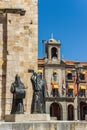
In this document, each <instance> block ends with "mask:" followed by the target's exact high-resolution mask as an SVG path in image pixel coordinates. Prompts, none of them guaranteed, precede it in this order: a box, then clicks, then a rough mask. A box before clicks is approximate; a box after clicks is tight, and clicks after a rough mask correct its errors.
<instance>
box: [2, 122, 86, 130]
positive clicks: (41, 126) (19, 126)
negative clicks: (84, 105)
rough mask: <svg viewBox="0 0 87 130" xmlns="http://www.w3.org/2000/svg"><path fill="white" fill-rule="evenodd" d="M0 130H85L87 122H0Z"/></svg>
mask: <svg viewBox="0 0 87 130" xmlns="http://www.w3.org/2000/svg"><path fill="white" fill-rule="evenodd" d="M0 130H87V122H84V121H83V122H80V121H77V122H69V121H63V122H61V121H60V122H59V121H50V122H48V121H33V122H32V121H31V122H29V123H28V122H27V123H23V122H22V123H11V122H10V123H9V122H6V123H4V122H1V123H0Z"/></svg>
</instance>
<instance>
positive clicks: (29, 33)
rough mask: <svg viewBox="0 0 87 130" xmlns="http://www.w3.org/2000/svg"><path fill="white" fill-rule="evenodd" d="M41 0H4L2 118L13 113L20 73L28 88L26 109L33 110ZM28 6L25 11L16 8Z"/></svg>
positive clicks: (0, 5) (0, 1)
mask: <svg viewBox="0 0 87 130" xmlns="http://www.w3.org/2000/svg"><path fill="white" fill-rule="evenodd" d="M37 4H38V3H37V0H0V9H9V10H10V11H7V12H6V11H4V12H2V10H0V119H3V118H4V116H5V115H6V114H10V112H11V106H12V94H11V92H10V87H11V83H12V82H14V80H15V75H16V74H18V75H19V76H20V78H21V80H22V82H23V83H24V85H25V88H26V98H25V99H24V110H25V113H30V109H31V101H32V85H31V81H30V77H31V73H28V69H34V70H35V71H37V59H38V45H37V43H38V40H37V39H38V17H37V16H38V8H37V6H38V5H37ZM11 9H13V10H17V9H22V10H25V14H24V15H20V14H19V13H18V12H12V10H11Z"/></svg>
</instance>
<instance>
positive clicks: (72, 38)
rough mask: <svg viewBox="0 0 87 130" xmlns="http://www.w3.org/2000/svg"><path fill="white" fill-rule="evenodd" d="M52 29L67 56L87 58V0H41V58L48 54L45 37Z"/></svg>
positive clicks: (72, 58)
mask: <svg viewBox="0 0 87 130" xmlns="http://www.w3.org/2000/svg"><path fill="white" fill-rule="evenodd" d="M51 33H53V35H54V38H55V39H56V40H60V42H61V55H63V56H64V59H68V60H78V61H85V62H87V0H39V2H38V34H39V36H38V44H39V46H38V56H39V58H42V57H43V56H44V50H43V44H42V43H41V40H42V39H45V40H48V39H50V38H51Z"/></svg>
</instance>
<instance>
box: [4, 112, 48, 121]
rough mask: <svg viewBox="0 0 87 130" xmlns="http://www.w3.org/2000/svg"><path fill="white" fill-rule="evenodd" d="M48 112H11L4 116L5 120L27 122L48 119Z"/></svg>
mask: <svg viewBox="0 0 87 130" xmlns="http://www.w3.org/2000/svg"><path fill="white" fill-rule="evenodd" d="M49 120H50V115H49V114H12V115H6V116H5V122H28V121H49Z"/></svg>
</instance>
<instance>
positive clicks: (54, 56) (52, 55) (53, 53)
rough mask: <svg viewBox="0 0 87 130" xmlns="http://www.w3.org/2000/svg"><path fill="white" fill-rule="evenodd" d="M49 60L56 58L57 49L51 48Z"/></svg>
mask: <svg viewBox="0 0 87 130" xmlns="http://www.w3.org/2000/svg"><path fill="white" fill-rule="evenodd" d="M51 58H55V59H57V58H58V51H57V48H56V47H53V48H52V49H51Z"/></svg>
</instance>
